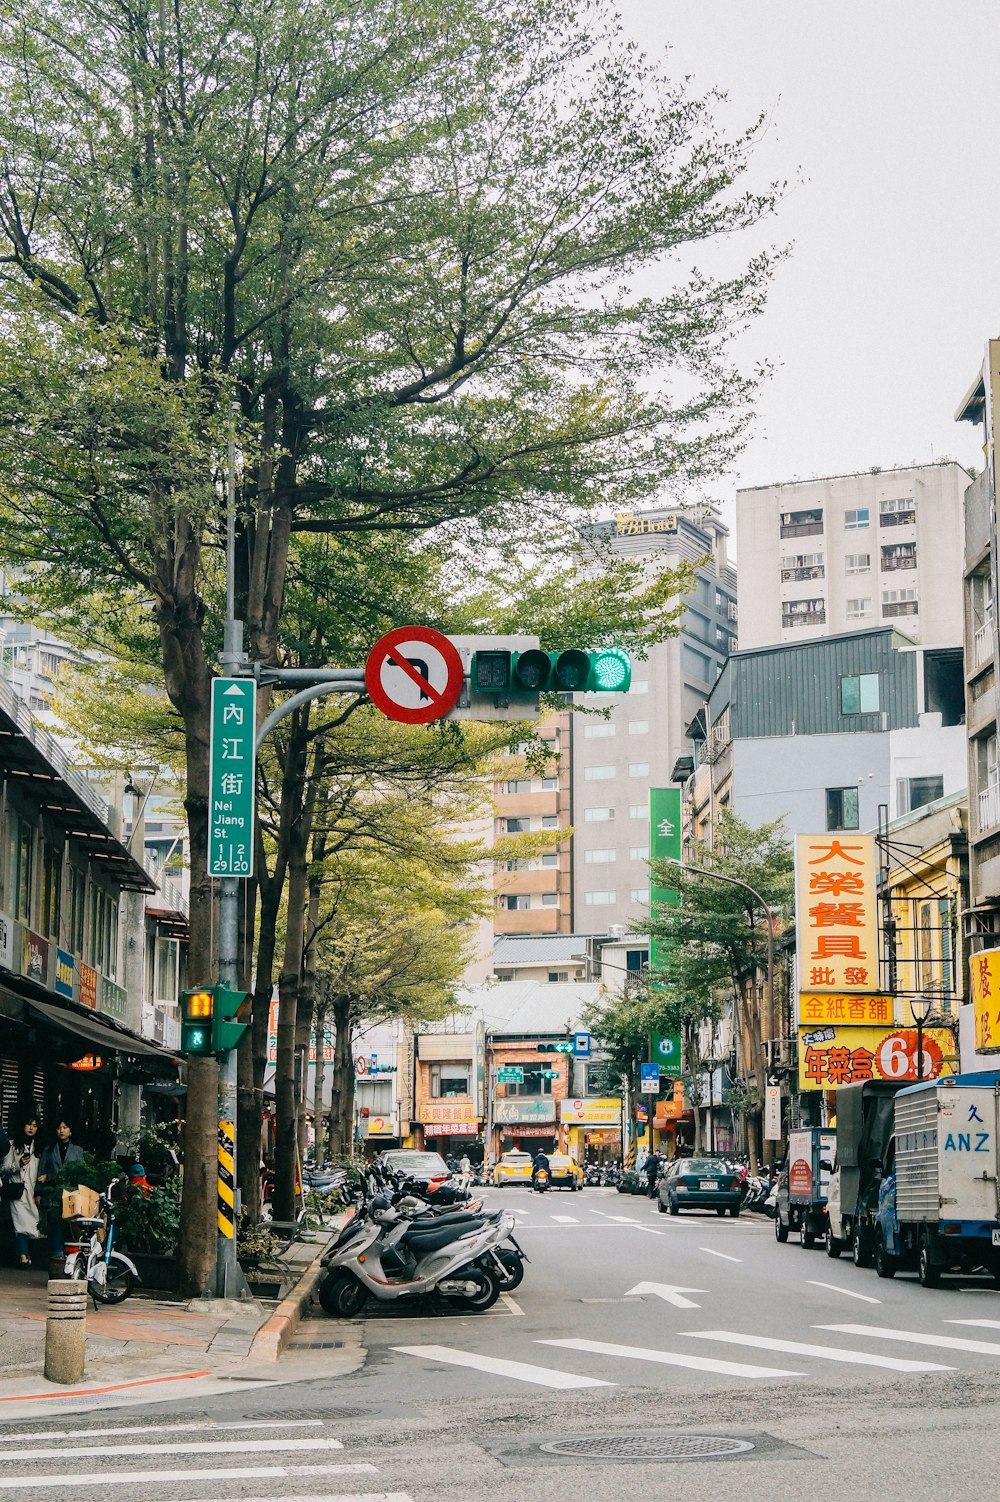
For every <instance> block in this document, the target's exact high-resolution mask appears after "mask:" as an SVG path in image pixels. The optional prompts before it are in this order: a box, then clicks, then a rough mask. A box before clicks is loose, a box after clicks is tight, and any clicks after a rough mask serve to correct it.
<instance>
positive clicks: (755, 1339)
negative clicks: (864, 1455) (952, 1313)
mask: <svg viewBox="0 0 1000 1502" xmlns="http://www.w3.org/2000/svg"><path fill="white" fill-rule="evenodd" d="M818 1328H819V1329H828V1330H838V1329H840V1330H844V1329H847V1328H848V1327H847V1326H845V1325H821V1326H818ZM687 1333H688V1334H689V1335H690V1336H691V1337H692V1339H694V1340H721V1341H725V1342H726V1344H728V1345H731V1346H750V1347H751V1348H752V1349H754V1350H760V1351H778V1352H784V1353H785V1354H786V1355H788V1356H817V1357H818V1358H819V1359H820V1360H821V1361H842V1362H844V1363H845V1364H846V1365H848V1366H851V1365H857V1366H881V1367H885V1368H886V1369H887V1370H888V1371H891V1372H951V1371H954V1367H951V1366H934V1365H932V1364H930V1363H929V1362H925V1361H901V1360H900V1359H899V1358H898V1357H896V1356H875V1355H873V1354H872V1352H871V1351H849V1350H846V1349H845V1348H844V1347H843V1346H814V1345H808V1344H807V1343H806V1342H805V1341H801V1340H775V1339H773V1338H772V1337H771V1336H770V1335H739V1334H737V1332H736V1331H735V1330H689V1331H688V1332H687Z"/></svg>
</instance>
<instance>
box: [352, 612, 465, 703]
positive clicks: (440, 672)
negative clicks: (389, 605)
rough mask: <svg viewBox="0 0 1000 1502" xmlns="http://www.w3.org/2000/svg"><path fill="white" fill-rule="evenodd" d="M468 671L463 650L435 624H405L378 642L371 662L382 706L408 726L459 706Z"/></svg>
mask: <svg viewBox="0 0 1000 1502" xmlns="http://www.w3.org/2000/svg"><path fill="white" fill-rule="evenodd" d="M464 681H465V669H464V667H463V666H462V659H461V657H460V656H459V654H458V648H457V647H456V646H455V645H454V644H453V643H452V642H450V641H449V640H448V638H447V637H446V636H442V634H441V632H440V631H435V630H433V629H432V628H431V627H430V626H399V627H397V629H396V630H395V631H390V632H389V633H388V635H387V636H383V637H382V638H381V640H379V641H377V642H376V643H375V645H374V647H373V648H372V650H371V651H370V652H369V654H368V661H367V662H366V664H365V685H366V687H367V689H368V696H369V698H370V699H371V701H372V703H373V704H374V705H375V707H376V709H380V710H381V711H382V713H383V714H384V715H386V716H387V717H388V718H389V719H390V720H399V721H401V722H402V724H404V725H427V724H429V723H430V721H431V720H440V719H441V718H442V717H443V716H444V715H446V714H447V713H448V711H449V710H451V709H454V707H455V705H456V704H457V703H458V699H459V695H460V694H461V692H462V684H463V682H464Z"/></svg>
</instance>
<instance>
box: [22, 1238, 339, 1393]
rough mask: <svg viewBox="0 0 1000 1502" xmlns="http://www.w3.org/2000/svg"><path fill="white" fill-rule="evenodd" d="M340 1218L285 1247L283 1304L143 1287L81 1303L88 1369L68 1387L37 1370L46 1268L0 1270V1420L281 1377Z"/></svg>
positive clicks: (41, 1354)
mask: <svg viewBox="0 0 1000 1502" xmlns="http://www.w3.org/2000/svg"><path fill="white" fill-rule="evenodd" d="M342 1224H343V1217H340V1218H338V1220H337V1221H336V1222H335V1223H334V1224H333V1225H331V1226H330V1227H329V1228H327V1229H325V1230H324V1231H322V1232H318V1233H315V1239H312V1240H310V1241H308V1242H301V1243H296V1244H295V1245H294V1246H293V1247H292V1248H291V1249H290V1251H289V1252H288V1253H287V1254H286V1255H285V1257H284V1258H283V1259H282V1260H283V1262H284V1263H285V1264H287V1267H288V1277H287V1279H286V1284H289V1285H291V1286H290V1288H289V1291H288V1292H287V1293H286V1296H285V1298H284V1299H283V1300H282V1301H281V1302H280V1303H278V1301H277V1300H273V1301H272V1300H268V1301H266V1302H262V1301H260V1300H252V1301H247V1302H241V1301H238V1300H224V1299H194V1300H182V1299H169V1298H166V1297H164V1296H162V1295H151V1296H149V1297H145V1296H143V1294H142V1292H141V1289H140V1290H139V1291H138V1292H137V1293H135V1294H133V1296H132V1297H131V1298H129V1299H127V1300H126V1301H125V1303H124V1304H119V1305H117V1306H115V1307H113V1308H108V1307H105V1306H104V1305H99V1306H98V1308H97V1310H96V1311H95V1309H94V1306H93V1301H88V1308H87V1354H86V1367H85V1373H84V1378H83V1380H82V1381H81V1382H80V1383H79V1384H76V1385H75V1386H74V1388H73V1389H72V1390H71V1391H67V1389H65V1388H62V1387H59V1386H56V1385H55V1384H53V1383H49V1382H46V1381H45V1379H44V1376H43V1365H44V1352H45V1313H46V1303H47V1291H46V1282H47V1275H46V1273H45V1272H44V1271H42V1270H38V1271H34V1270H33V1271H29V1272H23V1271H21V1269H19V1268H3V1269H0V1422H2V1420H4V1419H7V1418H9V1417H15V1416H18V1417H26V1416H27V1413H28V1411H33V1412H36V1413H39V1412H43V1411H45V1412H50V1411H53V1410H59V1411H66V1408H67V1404H69V1405H70V1406H76V1407H94V1406H105V1405H106V1404H108V1403H111V1402H114V1401H119V1400H121V1401H144V1402H149V1401H153V1400H156V1399H160V1400H162V1401H166V1400H168V1399H172V1398H177V1397H180V1396H185V1397H194V1396H195V1395H196V1394H197V1395H199V1396H201V1395H205V1394H206V1393H207V1392H209V1391H212V1390H218V1389H219V1387H220V1386H224V1387H225V1388H226V1389H227V1390H230V1391H231V1390H232V1389H233V1386H234V1385H238V1384H239V1383H240V1382H241V1381H246V1382H250V1381H253V1382H256V1383H258V1384H259V1383H260V1381H261V1380H272V1381H277V1380H283V1379H279V1377H278V1370H277V1358H278V1357H279V1356H280V1354H281V1352H282V1351H283V1350H284V1348H285V1346H286V1345H287V1343H288V1341H289V1340H290V1338H291V1336H292V1334H293V1333H294V1330H295V1328H296V1326H297V1324H298V1320H299V1318H300V1317H301V1313H302V1309H303V1307H304V1305H305V1304H306V1303H307V1301H308V1299H309V1297H310V1295H311V1292H312V1289H313V1287H314V1286H315V1283H316V1282H317V1280H318V1277H319V1275H320V1271H321V1269H320V1265H319V1263H320V1258H321V1256H322V1254H323V1252H324V1251H325V1249H326V1248H327V1246H329V1244H330V1242H331V1240H332V1239H333V1237H334V1236H335V1235H336V1233H337V1231H338V1230H339V1228H340V1226H341V1225H342ZM112 1394H115V1395H118V1396H117V1397H111V1396H110V1395H112ZM74 1400H76V1401H75V1402H74ZM25 1405H27V1406H25ZM22 1408H23V1409H24V1411H23V1412H22V1411H21V1410H22ZM15 1410H17V1413H16V1415H15Z"/></svg>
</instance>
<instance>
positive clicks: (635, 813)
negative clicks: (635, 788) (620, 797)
mask: <svg viewBox="0 0 1000 1502" xmlns="http://www.w3.org/2000/svg"><path fill="white" fill-rule="evenodd" d="M628 816H629V818H630V819H648V818H649V808H648V807H647V805H646V804H645V803H630V804H629V806H628Z"/></svg>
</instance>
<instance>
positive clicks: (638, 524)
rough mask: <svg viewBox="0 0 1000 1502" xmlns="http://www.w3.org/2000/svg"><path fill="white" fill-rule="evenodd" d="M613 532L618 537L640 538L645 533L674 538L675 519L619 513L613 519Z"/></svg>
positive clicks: (674, 516) (626, 512) (675, 531)
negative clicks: (658, 533) (660, 533)
mask: <svg viewBox="0 0 1000 1502" xmlns="http://www.w3.org/2000/svg"><path fill="white" fill-rule="evenodd" d="M615 532H616V534H617V535H618V536H619V537H640V536H643V535H644V534H645V533H647V532H666V533H668V534H669V535H670V536H676V533H677V517H676V515H669V516H642V515H641V514H640V515H639V516H634V515H633V514H632V512H631V511H619V513H618V515H617V516H616V517H615Z"/></svg>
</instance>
